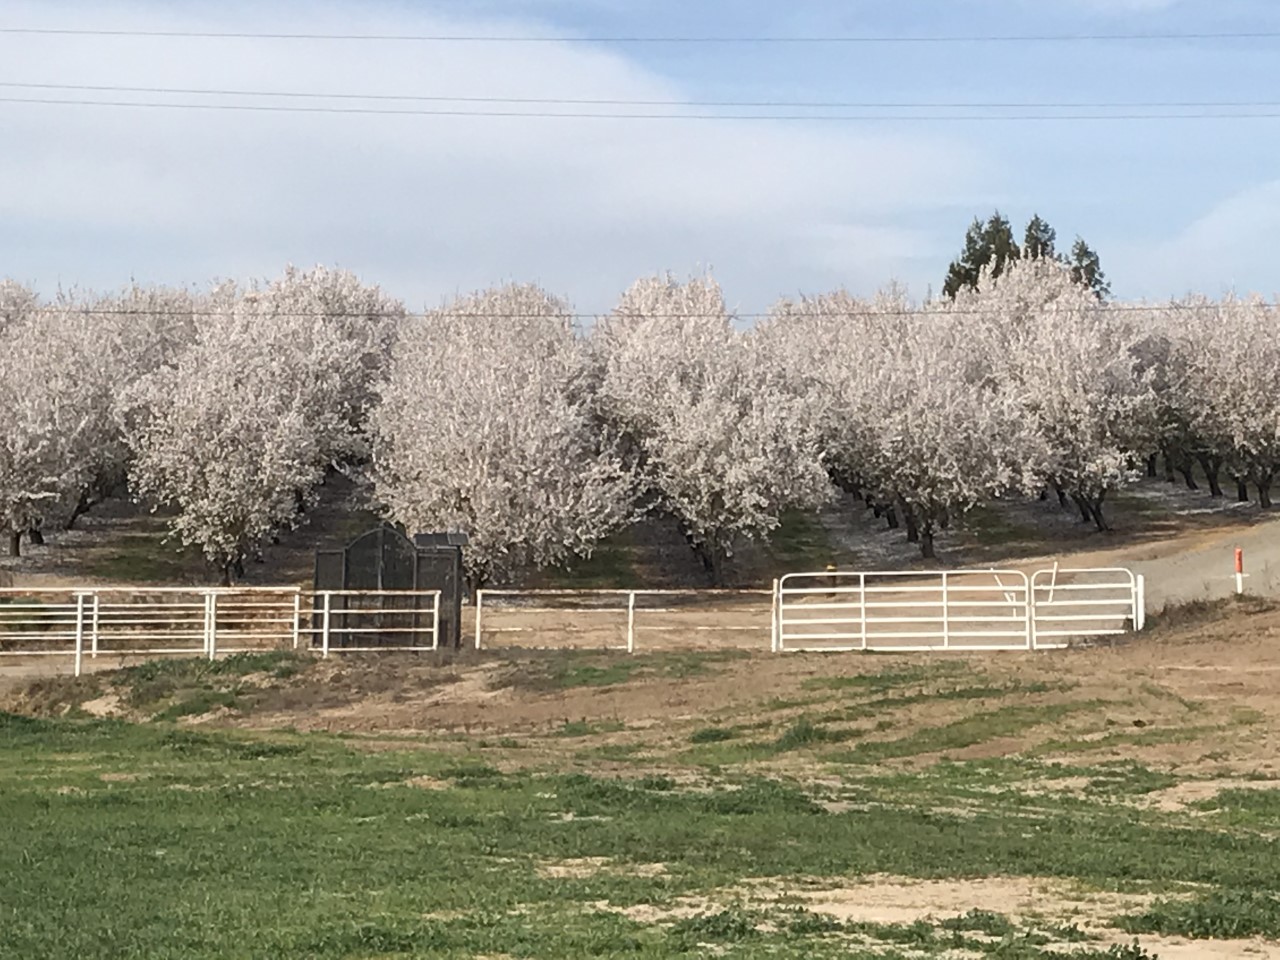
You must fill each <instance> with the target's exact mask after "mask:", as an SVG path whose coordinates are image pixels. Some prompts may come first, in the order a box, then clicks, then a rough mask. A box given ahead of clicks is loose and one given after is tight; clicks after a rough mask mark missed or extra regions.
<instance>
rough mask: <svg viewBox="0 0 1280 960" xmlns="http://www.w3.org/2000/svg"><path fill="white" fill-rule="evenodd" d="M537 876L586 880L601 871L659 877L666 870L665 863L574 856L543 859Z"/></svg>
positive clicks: (549, 878) (628, 875) (548, 878)
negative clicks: (561, 858)
mask: <svg viewBox="0 0 1280 960" xmlns="http://www.w3.org/2000/svg"><path fill="white" fill-rule="evenodd" d="M537 870H538V876H540V877H542V878H543V879H544V880H586V879H589V878H590V877H594V876H597V875H598V874H601V873H611V874H614V875H620V876H627V877H660V876H662V875H663V874H664V873H666V872H667V865H666V864H665V863H617V862H615V861H614V860H613V859H612V858H611V857H575V858H572V859H569V860H544V861H543V862H542V863H540V864H538V867H537Z"/></svg>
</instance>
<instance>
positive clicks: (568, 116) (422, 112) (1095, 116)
mask: <svg viewBox="0 0 1280 960" xmlns="http://www.w3.org/2000/svg"><path fill="white" fill-rule="evenodd" d="M0 103H24V104H38V105H42V106H77V107H133V108H145V109H158V110H203V111H239V112H250V113H311V114H344V115H362V116H386V117H504V118H512V117H524V118H527V119H537V120H553V119H559V120H772V121H826V122H832V121H846V122H847V121H872V120H894V121H1010V120H1058V121H1063V120H1269V119H1280V111H1249V112H1239V111H1237V112H1234V113H1186V112H1181V113H1170V112H1165V113H1001V114H996V113H989V114H977V113H933V114H919V113H915V114H901V113H898V114H891V113H866V114H849V113H842V114H830V113H828V114H809V113H751V114H745V113H592V112H582V111H574V112H567V111H566V112H550V111H545V110H470V109H457V110H448V109H409V108H387V109H373V108H368V107H310V106H301V105H296V104H290V105H286V104H256V103H161V102H158V101H143V100H87V99H80V98H76V99H69V98H52V97H0Z"/></svg>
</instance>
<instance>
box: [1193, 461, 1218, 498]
mask: <svg viewBox="0 0 1280 960" xmlns="http://www.w3.org/2000/svg"><path fill="white" fill-rule="evenodd" d="M1196 459H1197V460H1198V461H1199V462H1200V469H1201V470H1203V471H1204V476H1205V479H1206V480H1208V481H1209V496H1211V497H1220V496H1222V483H1221V481H1220V479H1219V475H1220V474H1221V472H1222V459H1221V458H1220V457H1211V456H1209V455H1207V454H1201V455H1200V456H1198V457H1197V458H1196Z"/></svg>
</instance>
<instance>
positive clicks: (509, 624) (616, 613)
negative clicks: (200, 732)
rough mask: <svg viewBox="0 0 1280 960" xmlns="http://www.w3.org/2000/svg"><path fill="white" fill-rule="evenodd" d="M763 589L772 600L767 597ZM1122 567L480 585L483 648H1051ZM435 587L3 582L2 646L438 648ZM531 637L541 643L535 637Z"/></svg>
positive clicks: (48, 650)
mask: <svg viewBox="0 0 1280 960" xmlns="http://www.w3.org/2000/svg"><path fill="white" fill-rule="evenodd" d="M765 598H767V599H765ZM1144 605H1145V583H1144V581H1143V579H1142V577H1141V576H1135V575H1134V574H1133V573H1132V571H1129V570H1124V569H1118V568H1098V569H1072V568H1063V567H1060V566H1056V565H1055V566H1054V567H1053V568H1052V569H1045V570H1037V571H1035V572H1033V573H1030V574H1028V573H1025V572H1022V571H1019V570H959V571H943V572H932V573H922V572H905V571H892V570H891V571H872V572H861V571H859V572H847V571H824V572H823V573H796V574H788V575H787V576H784V577H782V578H781V579H779V580H777V581H774V584H773V588H772V589H771V590H627V589H613V590H497V589H494V590H488V589H486V590H480V591H478V592H477V594H476V601H475V607H474V622H473V624H472V626H473V630H474V645H475V648H476V649H477V650H479V649H482V648H484V647H485V646H487V645H490V644H492V643H494V642H495V641H498V638H504V639H505V641H506V642H507V643H508V644H509V645H517V646H539V647H543V648H546V647H553V648H563V647H567V646H568V647H572V646H584V647H591V648H595V649H616V650H625V651H627V652H628V653H634V652H635V651H636V650H637V648H638V647H640V646H644V647H645V648H646V649H654V648H666V649H678V648H690V647H706V646H708V645H714V646H717V647H723V646H734V647H737V648H741V649H759V648H760V647H761V646H762V645H763V634H766V633H767V634H768V635H769V638H770V647H771V649H772V650H773V651H774V652H778V653H783V652H798V651H822V652H839V651H851V650H874V651H884V652H900V653H908V652H919V651H934V650H952V651H995V650H1048V649H1058V648H1061V647H1065V646H1067V645H1068V644H1069V643H1071V642H1073V641H1075V640H1077V639H1080V638H1085V637H1103V636H1115V635H1118V634H1122V633H1127V632H1129V631H1136V630H1141V629H1142V628H1143V626H1144V625H1145V619H1146V615H1145V611H1144ZM440 618H441V594H440V591H393V590H368V591H360V590H322V591H303V590H300V589H297V588H291V587H258V588H253V587H241V588H216V589H196V588H182V587H171V588H125V587H102V588H83V589H61V590H57V589H41V588H33V589H26V588H16V587H8V588H0V658H4V657H71V658H73V661H74V664H75V673H76V675H77V676H79V675H80V673H81V672H82V670H83V667H84V660H85V658H86V657H88V658H89V659H94V658H97V657H99V656H162V655H188V656H204V657H208V658H209V659H211V660H212V659H214V658H216V657H217V656H218V655H219V654H230V653H240V652H245V651H250V650H268V649H282V648H283V649H288V648H292V649H298V648H299V647H302V646H304V645H305V646H306V647H307V648H308V649H311V650H314V651H316V652H317V653H319V654H320V655H321V656H323V657H328V656H330V655H331V654H335V653H357V652H372V651H389V650H406V651H428V650H436V649H438V647H439V645H440ZM530 641H532V642H530Z"/></svg>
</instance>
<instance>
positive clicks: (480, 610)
mask: <svg viewBox="0 0 1280 960" xmlns="http://www.w3.org/2000/svg"><path fill="white" fill-rule="evenodd" d="M483 615H484V591H483V590H477V591H476V649H477V650H479V649H480V630H481V626H480V618H481V617H482V616H483Z"/></svg>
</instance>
